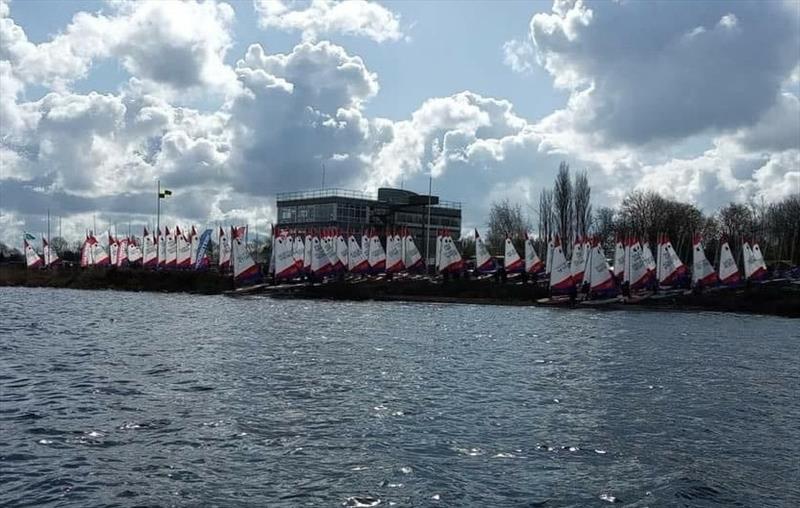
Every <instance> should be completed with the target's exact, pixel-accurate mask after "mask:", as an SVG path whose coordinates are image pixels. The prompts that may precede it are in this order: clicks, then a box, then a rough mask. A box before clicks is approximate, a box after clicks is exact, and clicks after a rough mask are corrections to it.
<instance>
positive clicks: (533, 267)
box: [525, 235, 544, 274]
mask: <svg viewBox="0 0 800 508" xmlns="http://www.w3.org/2000/svg"><path fill="white" fill-rule="evenodd" d="M543 267H544V264H543V263H542V260H541V259H539V255H538V254H536V249H535V248H534V246H533V238H531V236H530V235H526V238H525V272H526V273H529V274H534V273H538V272H540V271H541V270H542V268H543Z"/></svg>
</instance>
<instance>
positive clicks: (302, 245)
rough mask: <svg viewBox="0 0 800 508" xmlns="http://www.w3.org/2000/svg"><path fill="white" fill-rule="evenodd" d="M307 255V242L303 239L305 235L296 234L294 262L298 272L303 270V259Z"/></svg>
mask: <svg viewBox="0 0 800 508" xmlns="http://www.w3.org/2000/svg"><path fill="white" fill-rule="evenodd" d="M305 255H306V242H304V241H303V237H302V236H301V235H299V234H298V235H295V236H294V239H293V241H292V257H293V258H294V264H295V266H296V267H297V273H298V274H300V272H302V271H303V259H304V258H305Z"/></svg>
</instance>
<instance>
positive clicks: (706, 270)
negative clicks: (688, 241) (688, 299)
mask: <svg viewBox="0 0 800 508" xmlns="http://www.w3.org/2000/svg"><path fill="white" fill-rule="evenodd" d="M692 282H693V283H694V284H696V285H702V286H707V285H709V284H714V283H715V282H717V274H716V272H714V267H713V266H711V263H709V262H708V258H707V257H706V253H705V252H704V250H703V243H702V240H701V238H700V235H695V236H694V240H693V242H692Z"/></svg>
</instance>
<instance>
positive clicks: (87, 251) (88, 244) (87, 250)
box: [81, 234, 93, 268]
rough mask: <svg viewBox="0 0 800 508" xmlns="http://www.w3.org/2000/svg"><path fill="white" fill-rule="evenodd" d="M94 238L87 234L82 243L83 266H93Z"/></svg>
mask: <svg viewBox="0 0 800 508" xmlns="http://www.w3.org/2000/svg"><path fill="white" fill-rule="evenodd" d="M92 241H93V240H92V238H91V237H90V236H89V235H88V234H87V235H86V239H85V240H84V241H83V245H81V267H83V268H85V267H87V266H92V261H93V259H92Z"/></svg>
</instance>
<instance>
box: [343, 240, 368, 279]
mask: <svg viewBox="0 0 800 508" xmlns="http://www.w3.org/2000/svg"><path fill="white" fill-rule="evenodd" d="M347 250H348V252H347V262H348V264H347V270H348V271H349V272H351V273H366V272H368V271H369V261H368V260H367V258H365V257H364V253H363V251H362V250H361V246H360V245H359V244H358V241H357V240H356V237H355V236H353V235H350V237H349V238H348V239H347Z"/></svg>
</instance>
